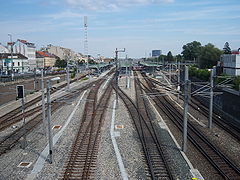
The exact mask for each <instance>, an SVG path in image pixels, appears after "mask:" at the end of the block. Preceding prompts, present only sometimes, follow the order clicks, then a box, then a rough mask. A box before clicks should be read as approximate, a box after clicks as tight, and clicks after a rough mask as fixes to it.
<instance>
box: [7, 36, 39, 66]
mask: <svg viewBox="0 0 240 180" xmlns="http://www.w3.org/2000/svg"><path fill="white" fill-rule="evenodd" d="M11 45H12V46H13V47H12V49H13V53H20V54H22V55H24V56H25V57H27V58H28V63H29V67H30V70H34V68H36V54H35V52H36V46H35V44H34V43H30V42H27V41H26V40H21V39H18V40H17V41H16V42H14V43H13V44H12V43H11V42H9V43H8V49H11Z"/></svg>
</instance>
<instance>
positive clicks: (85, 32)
mask: <svg viewBox="0 0 240 180" xmlns="http://www.w3.org/2000/svg"><path fill="white" fill-rule="evenodd" d="M87 28H88V18H87V16H84V54H85V56H87V69H88V31H87Z"/></svg>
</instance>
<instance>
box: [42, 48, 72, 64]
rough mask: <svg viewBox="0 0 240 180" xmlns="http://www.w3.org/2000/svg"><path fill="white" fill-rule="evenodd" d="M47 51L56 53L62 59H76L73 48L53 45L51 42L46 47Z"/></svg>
mask: <svg viewBox="0 0 240 180" xmlns="http://www.w3.org/2000/svg"><path fill="white" fill-rule="evenodd" d="M46 50H47V52H49V53H51V54H54V55H55V56H57V57H59V58H60V59H62V60H72V61H75V60H76V53H75V52H74V51H72V50H71V49H68V48H64V47H60V46H53V45H51V44H49V45H48V46H47V48H46Z"/></svg>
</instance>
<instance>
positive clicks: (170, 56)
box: [167, 51, 174, 62]
mask: <svg viewBox="0 0 240 180" xmlns="http://www.w3.org/2000/svg"><path fill="white" fill-rule="evenodd" d="M173 60H174V58H173V55H172V52H171V51H169V52H168V53H167V61H168V62H173Z"/></svg>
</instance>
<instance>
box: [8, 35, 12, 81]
mask: <svg viewBox="0 0 240 180" xmlns="http://www.w3.org/2000/svg"><path fill="white" fill-rule="evenodd" d="M8 36H9V38H10V42H11V74H12V80H13V41H12V35H11V34H8ZM7 64H8V63H7ZM7 71H8V66H7ZM7 74H8V73H7Z"/></svg>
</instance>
